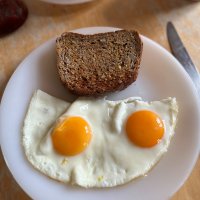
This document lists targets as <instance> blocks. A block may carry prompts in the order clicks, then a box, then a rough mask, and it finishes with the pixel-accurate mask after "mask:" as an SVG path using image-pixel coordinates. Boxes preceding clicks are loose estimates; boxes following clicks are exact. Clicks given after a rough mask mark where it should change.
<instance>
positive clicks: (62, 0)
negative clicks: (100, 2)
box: [40, 0, 93, 5]
mask: <svg viewBox="0 0 200 200" xmlns="http://www.w3.org/2000/svg"><path fill="white" fill-rule="evenodd" d="M40 1H44V2H47V3H54V4H63V5H64V4H66V5H67V4H78V3H86V2H90V1H93V0H40Z"/></svg>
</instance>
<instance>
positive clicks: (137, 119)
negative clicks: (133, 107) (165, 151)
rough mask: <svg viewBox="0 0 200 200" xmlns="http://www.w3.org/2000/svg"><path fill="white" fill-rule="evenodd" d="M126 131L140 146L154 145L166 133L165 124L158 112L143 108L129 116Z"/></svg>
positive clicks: (132, 140)
mask: <svg viewBox="0 0 200 200" xmlns="http://www.w3.org/2000/svg"><path fill="white" fill-rule="evenodd" d="M126 133H127V136H128V138H129V140H130V141H131V142H132V143H134V144H136V145H138V146H140V147H153V146H154V145H156V144H157V143H158V142H159V141H160V140H161V139H162V137H163V135H164V124H163V122H162V120H161V118H160V117H159V116H158V115H157V114H156V113H154V112H152V111H148V110H141V111H137V112H135V113H133V114H132V115H130V116H129V118H128V120H127V123H126Z"/></svg>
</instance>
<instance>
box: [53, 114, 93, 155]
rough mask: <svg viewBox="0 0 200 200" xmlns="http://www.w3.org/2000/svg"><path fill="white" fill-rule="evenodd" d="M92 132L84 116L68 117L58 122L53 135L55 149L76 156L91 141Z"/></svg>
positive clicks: (60, 152)
mask: <svg viewBox="0 0 200 200" xmlns="http://www.w3.org/2000/svg"><path fill="white" fill-rule="evenodd" d="M91 137H92V132H91V129H90V126H89V124H88V123H87V122H86V121H85V120H84V119H83V118H82V117H68V118H66V119H65V120H64V121H62V122H61V123H60V124H58V125H57V126H56V127H55V128H54V130H53V132H52V135H51V138H52V143H53V147H54V149H55V150H56V151H57V152H58V153H59V154H62V155H65V156H74V155H77V154H79V153H81V152H83V151H84V150H85V149H86V148H87V146H88V144H89V143H90V140H91Z"/></svg>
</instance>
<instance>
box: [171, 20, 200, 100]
mask: <svg viewBox="0 0 200 200" xmlns="http://www.w3.org/2000/svg"><path fill="white" fill-rule="evenodd" d="M167 37H168V41H169V45H170V48H171V51H172V54H173V55H174V56H175V57H176V58H177V60H178V61H179V62H180V63H181V64H182V66H183V67H184V69H185V71H186V72H187V73H188V74H189V76H190V78H191V79H192V81H193V83H194V85H195V87H196V90H197V93H198V96H199V98H200V75H199V72H198V70H197V69H196V67H195V65H194V63H193V62H192V59H191V58H190V56H189V54H188V52H187V50H186V48H185V47H184V45H183V42H182V41H181V39H180V37H179V35H178V33H177V31H176V29H175V27H174V25H173V24H172V22H168V23H167Z"/></svg>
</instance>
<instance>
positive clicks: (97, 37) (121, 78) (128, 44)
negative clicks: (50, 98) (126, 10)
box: [56, 30, 143, 96]
mask: <svg viewBox="0 0 200 200" xmlns="http://www.w3.org/2000/svg"><path fill="white" fill-rule="evenodd" d="M142 50H143V44H142V41H141V38H140V36H139V34H138V32H137V31H134V30H119V31H115V32H108V33H98V34H94V35H81V34H78V33H71V32H66V33H63V34H62V35H61V36H60V37H59V38H57V40H56V51H57V69H58V74H59V77H60V80H61V82H62V84H63V85H64V86H65V87H66V88H67V89H68V90H69V91H71V92H72V93H73V94H76V95H79V96H99V95H103V94H105V93H109V92H115V91H118V90H123V89H125V88H126V87H127V86H129V85H130V84H131V83H133V82H134V81H135V80H136V79H137V76H138V70H139V65H140V62H141V57H142Z"/></svg>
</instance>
